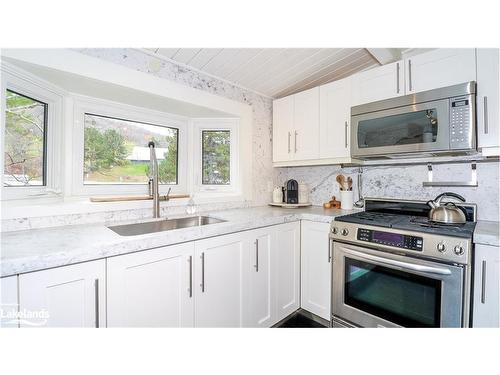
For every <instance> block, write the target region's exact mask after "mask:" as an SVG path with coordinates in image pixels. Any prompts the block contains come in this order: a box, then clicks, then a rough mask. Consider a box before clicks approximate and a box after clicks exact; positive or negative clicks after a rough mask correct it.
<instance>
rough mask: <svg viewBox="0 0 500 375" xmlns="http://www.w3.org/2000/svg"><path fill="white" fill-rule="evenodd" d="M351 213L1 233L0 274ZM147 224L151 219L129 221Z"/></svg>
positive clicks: (282, 213) (302, 211)
mask: <svg viewBox="0 0 500 375" xmlns="http://www.w3.org/2000/svg"><path fill="white" fill-rule="evenodd" d="M356 211H359V210H338V209H329V210H325V209H323V208H322V207H318V206H313V207H307V208H296V209H283V208H276V207H268V206H263V207H252V208H238V209H231V210H224V211H214V212H205V213H200V214H204V215H207V216H211V217H215V218H219V219H223V220H226V221H225V222H223V223H217V224H211V225H205V226H200V227H192V228H183V229H176V230H170V231H164V232H157V233H149V234H144V235H138V236H130V237H126V236H120V235H118V234H116V233H115V232H113V231H112V230H111V229H108V228H107V227H106V225H110V224H112V225H117V224H124V222H113V223H106V224H103V223H99V224H84V225H71V226H61V227H53V228H43V229H32V230H23V231H16V232H5V233H2V235H1V237H2V238H1V262H0V263H1V264H0V266H1V270H0V276H1V277H4V276H10V275H15V274H19V273H26V272H32V271H38V270H43V269H47V268H53V267H58V266H64V265H69V264H74V263H79V262H84V261H89V260H95V259H101V258H106V257H110V256H115V255H120V254H127V253H132V252H135V251H140V250H146V249H152V248H156V247H161V246H167V245H172V244H176V243H182V242H187V241H194V240H198V239H202V238H208V237H214V236H220V235H223V234H228V233H234V232H240V231H244V230H251V229H255V228H260V227H265V226H269V225H276V224H283V223H287V222H292V221H297V220H311V221H318V222H324V223H330V222H331V221H332V219H333V218H334V217H336V216H340V215H346V214H350V213H353V212H356ZM183 216H186V215H183ZM169 218H174V217H169ZM150 220H152V219H149V220H147V219H146V220H144V219H143V220H135V221H133V222H144V221H150ZM160 220H161V219H160ZM127 223H131V222H130V221H129V222H127Z"/></svg>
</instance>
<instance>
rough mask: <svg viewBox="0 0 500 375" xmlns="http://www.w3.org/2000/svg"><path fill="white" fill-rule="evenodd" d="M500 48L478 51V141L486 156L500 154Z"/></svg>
mask: <svg viewBox="0 0 500 375" xmlns="http://www.w3.org/2000/svg"><path fill="white" fill-rule="evenodd" d="M499 81H500V75H499V56H498V48H479V49H477V140H478V148H480V149H482V152H483V154H484V155H485V156H493V155H499V154H500V139H499V137H500V130H499V129H500V111H499V107H500V95H499Z"/></svg>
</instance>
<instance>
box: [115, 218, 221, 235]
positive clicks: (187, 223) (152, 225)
mask: <svg viewBox="0 0 500 375" xmlns="http://www.w3.org/2000/svg"><path fill="white" fill-rule="evenodd" d="M224 221H226V220H221V219H216V218H214V217H208V216H193V217H182V218H179V219H169V220H158V221H148V222H146V223H137V224H125V225H113V226H109V227H108V228H109V229H111V230H112V231H113V232H115V233H118V234H119V235H120V236H137V235H139V234H146V233H155V232H163V231H166V230H173V229H182V228H189V227H199V226H202V225H208V224H216V223H222V222H224Z"/></svg>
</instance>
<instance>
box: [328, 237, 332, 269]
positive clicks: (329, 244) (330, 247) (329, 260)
mask: <svg viewBox="0 0 500 375" xmlns="http://www.w3.org/2000/svg"><path fill="white" fill-rule="evenodd" d="M331 261H332V240H330V239H328V263H330V262H331Z"/></svg>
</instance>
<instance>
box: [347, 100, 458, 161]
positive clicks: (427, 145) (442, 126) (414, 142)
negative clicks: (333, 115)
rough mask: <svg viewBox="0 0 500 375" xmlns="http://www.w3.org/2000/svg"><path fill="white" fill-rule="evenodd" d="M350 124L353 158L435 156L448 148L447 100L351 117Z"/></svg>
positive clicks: (448, 119)
mask: <svg viewBox="0 0 500 375" xmlns="http://www.w3.org/2000/svg"><path fill="white" fill-rule="evenodd" d="M351 123H352V126H351V155H352V157H354V158H356V157H357V158H361V159H363V158H369V157H380V156H387V155H389V156H390V154H403V155H404V154H408V153H415V152H422V153H434V152H438V151H447V150H449V148H450V130H449V127H450V125H449V124H450V113H449V100H448V99H441V100H436V101H431V102H427V103H420V104H413V105H406V106H403V107H397V108H391V109H385V110H381V111H377V112H370V113H365V114H361V115H353V116H352V118H351Z"/></svg>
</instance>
